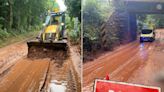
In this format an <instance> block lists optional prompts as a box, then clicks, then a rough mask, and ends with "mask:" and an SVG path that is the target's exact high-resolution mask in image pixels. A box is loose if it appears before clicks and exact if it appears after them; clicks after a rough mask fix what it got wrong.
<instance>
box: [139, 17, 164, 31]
mask: <svg viewBox="0 0 164 92" xmlns="http://www.w3.org/2000/svg"><path fill="white" fill-rule="evenodd" d="M137 20H138V29H139V30H141V29H142V28H143V27H144V26H147V27H148V28H150V29H155V28H162V27H164V22H163V21H164V15H160V14H152V15H143V14H142V15H138V16H137Z"/></svg>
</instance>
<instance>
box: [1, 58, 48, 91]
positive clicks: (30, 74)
mask: <svg viewBox="0 0 164 92" xmlns="http://www.w3.org/2000/svg"><path fill="white" fill-rule="evenodd" d="M47 65H48V62H47V61H43V60H39V61H37V60H36V61H33V60H29V59H23V61H20V62H19V63H18V64H16V66H14V67H13V69H12V70H11V71H10V73H9V74H8V75H6V76H5V78H4V79H3V80H2V82H1V83H2V85H1V86H0V88H1V89H0V92H27V91H28V90H29V87H30V85H31V84H30V83H33V82H32V81H34V83H33V85H34V84H36V85H35V86H34V87H33V88H36V87H37V88H36V89H34V90H35V91H34V90H33V91H31V92H36V90H38V88H39V83H40V81H41V79H42V78H43V75H44V72H45V70H46V67H47Z"/></svg>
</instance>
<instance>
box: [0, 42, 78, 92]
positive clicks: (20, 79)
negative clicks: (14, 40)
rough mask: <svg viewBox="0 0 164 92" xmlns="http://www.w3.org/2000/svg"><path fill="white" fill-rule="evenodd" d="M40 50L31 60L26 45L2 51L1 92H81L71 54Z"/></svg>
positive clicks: (31, 54)
mask: <svg viewBox="0 0 164 92" xmlns="http://www.w3.org/2000/svg"><path fill="white" fill-rule="evenodd" d="M39 50H40V51H38V52H37V51H35V49H34V50H33V52H34V53H33V52H32V53H30V56H28V57H27V56H26V55H27V45H26V43H21V44H16V45H11V46H9V47H5V48H2V49H1V52H0V54H1V56H2V60H3V62H1V63H0V66H1V67H0V71H2V73H1V75H0V92H40V91H41V92H47V91H48V90H51V92H56V91H57V92H81V91H80V82H79V81H80V79H79V78H78V77H77V76H79V75H78V74H77V72H76V71H75V68H74V66H73V64H72V60H71V59H70V56H69V55H68V52H66V51H53V50H52V51H50V50H43V49H39ZM8 52H11V53H8ZM79 58H80V57H79ZM0 59H1V58H0ZM9 65H10V66H9ZM6 66H7V67H6ZM60 87H61V88H62V89H65V90H61V89H60ZM54 88H55V91H54ZM56 88H59V89H56Z"/></svg>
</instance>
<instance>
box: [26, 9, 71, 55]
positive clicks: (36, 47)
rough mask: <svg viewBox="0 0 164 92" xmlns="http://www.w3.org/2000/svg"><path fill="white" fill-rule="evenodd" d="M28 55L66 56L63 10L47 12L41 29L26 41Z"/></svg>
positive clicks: (66, 46)
mask: <svg viewBox="0 0 164 92" xmlns="http://www.w3.org/2000/svg"><path fill="white" fill-rule="evenodd" d="M27 45H28V57H39V58H47V57H51V58H55V57H56V58H58V57H64V56H66V53H67V50H68V45H67V37H66V34H65V12H48V15H47V17H46V21H45V23H44V24H43V29H42V30H41V31H40V33H39V35H38V36H37V37H36V39H34V40H30V41H28V42H27Z"/></svg>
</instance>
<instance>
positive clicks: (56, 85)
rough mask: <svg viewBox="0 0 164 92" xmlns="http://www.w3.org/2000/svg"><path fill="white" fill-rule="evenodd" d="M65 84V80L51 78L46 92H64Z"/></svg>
mask: <svg viewBox="0 0 164 92" xmlns="http://www.w3.org/2000/svg"><path fill="white" fill-rule="evenodd" d="M66 86H67V82H66V81H57V80H51V82H50V84H49V87H48V92H66V89H67V87H66Z"/></svg>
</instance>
